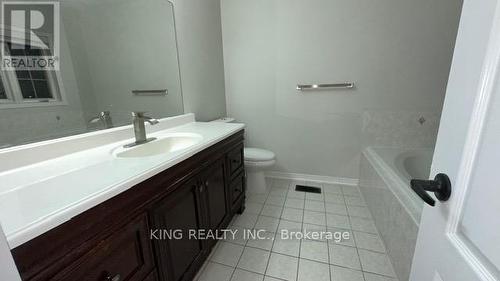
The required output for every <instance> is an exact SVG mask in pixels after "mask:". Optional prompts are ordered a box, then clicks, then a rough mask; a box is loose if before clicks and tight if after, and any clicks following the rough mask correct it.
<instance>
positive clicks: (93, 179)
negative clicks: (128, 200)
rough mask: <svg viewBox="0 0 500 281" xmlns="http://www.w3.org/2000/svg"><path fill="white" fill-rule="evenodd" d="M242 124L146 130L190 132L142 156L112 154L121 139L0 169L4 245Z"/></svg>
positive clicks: (12, 245) (43, 229) (167, 165)
mask: <svg viewBox="0 0 500 281" xmlns="http://www.w3.org/2000/svg"><path fill="white" fill-rule="evenodd" d="M243 128H244V125H243V124H236V123H218V122H210V123H201V122H191V123H187V124H184V125H180V126H175V127H172V128H170V129H165V130H162V131H158V132H155V133H151V134H148V137H154V136H161V135H164V134H170V133H196V134H199V135H201V136H202V137H203V139H202V140H201V141H200V142H199V143H197V144H195V145H194V146H192V147H189V148H187V149H184V150H180V151H177V152H173V153H170V154H165V155H157V156H152V157H145V158H128V159H124V158H121V159H120V158H115V157H114V156H113V155H112V154H111V151H112V150H113V149H116V148H117V147H121V146H123V145H124V144H126V143H130V142H131V141H132V139H127V140H121V141H119V142H114V143H111V144H106V145H102V146H98V147H94V148H90V149H86V150H82V151H79V152H75V153H71V154H68V155H64V156H61V157H58V158H55V159H51V160H47V161H43V162H39V163H35V164H32V165H28V166H24V167H20V168H17V169H13V170H9V171H4V172H0V183H1V184H0V222H1V224H2V227H3V229H4V231H5V235H6V236H7V240H8V243H9V246H10V248H11V249H12V248H15V247H17V246H19V245H21V244H23V243H25V242H27V241H29V240H31V239H33V238H35V237H36V236H38V235H40V234H43V233H44V232H46V231H48V230H50V229H52V228H54V227H56V226H58V225H60V224H62V223H64V222H66V221H68V220H70V219H71V218H72V217H74V216H76V215H78V214H80V213H82V212H84V211H86V210H88V209H90V208H92V207H94V206H96V205H98V204H100V203H102V202H104V201H106V200H108V199H110V198H112V197H114V196H116V195H118V194H120V193H122V192H124V191H126V190H127V189H129V188H131V187H133V186H134V185H136V184H138V183H140V182H142V181H144V180H146V179H148V178H150V177H152V176H154V175H156V174H158V173H160V172H161V171H164V170H166V169H168V168H170V167H172V166H174V165H175V164H178V163H179V162H182V161H183V160H186V159H188V158H189V157H191V156H193V155H194V154H196V153H198V152H200V151H202V150H203V149H205V148H207V147H209V146H211V145H213V144H215V143H217V142H219V141H221V140H223V139H224V138H226V137H228V136H230V135H232V134H234V133H235V132H237V131H239V130H241V129H243Z"/></svg>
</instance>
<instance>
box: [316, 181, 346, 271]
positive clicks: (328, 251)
mask: <svg viewBox="0 0 500 281" xmlns="http://www.w3.org/2000/svg"><path fill="white" fill-rule="evenodd" d="M324 189H325V187H324V185H323V184H321V191H322V192H323V205H324V207H325V225H326V231H327V232H328V223H327V219H326V214H327V213H326V198H325V194H324ZM346 208H347V207H346ZM326 253H327V254H328V276H329V277H330V281H332V280H333V276H332V269H331V265H330V264H331V260H330V244H329V243H328V240H326Z"/></svg>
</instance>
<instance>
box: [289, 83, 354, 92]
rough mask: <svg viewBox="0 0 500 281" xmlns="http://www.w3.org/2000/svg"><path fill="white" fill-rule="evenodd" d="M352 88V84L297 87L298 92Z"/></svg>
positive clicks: (300, 85)
mask: <svg viewBox="0 0 500 281" xmlns="http://www.w3.org/2000/svg"><path fill="white" fill-rule="evenodd" d="M352 88H354V83H353V82H345V83H335V84H311V85H302V84H299V85H297V90H298V91H307V90H327V89H352Z"/></svg>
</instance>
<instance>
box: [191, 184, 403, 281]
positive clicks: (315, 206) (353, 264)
mask: <svg viewBox="0 0 500 281" xmlns="http://www.w3.org/2000/svg"><path fill="white" fill-rule="evenodd" d="M296 184H307V185H312V186H317V187H321V189H322V193H321V194H313V193H304V192H297V191H295V185H296ZM230 228H231V229H235V230H238V233H239V234H241V233H242V231H243V230H245V229H258V230H265V232H263V233H265V235H264V236H265V237H266V239H261V240H257V239H245V238H244V237H241V235H238V236H237V237H235V239H231V238H230V239H226V240H225V241H219V242H218V243H217V245H216V246H215V247H214V250H213V251H212V253H211V255H210V257H209V259H208V260H207V262H206V263H205V264H204V266H203V267H202V269H201V270H200V272H199V273H198V276H197V277H196V279H195V280H197V281H396V280H397V279H396V276H395V273H394V269H393V267H392V265H391V262H390V260H389V257H388V256H387V255H386V253H385V246H384V243H383V241H382V240H381V239H380V237H379V235H378V231H377V229H376V227H375V224H374V222H373V220H372V218H371V214H370V211H369V210H368V208H366V205H365V203H364V200H363V198H362V196H361V194H360V191H359V189H358V187H356V186H342V185H333V184H327V183H317V182H314V183H312V182H311V183H305V182H298V181H292V180H284V179H268V188H267V192H266V193H265V194H248V195H247V203H246V210H245V212H244V213H243V214H242V215H237V216H236V217H235V218H234V219H233V221H232V222H231V225H230ZM282 230H288V231H301V230H302V231H305V230H307V231H327V230H328V231H331V232H341V233H348V235H349V239H345V240H342V241H334V240H328V239H320V238H319V237H318V239H316V240H314V238H312V239H311V240H308V239H282V237H281V235H280V233H281V231H282Z"/></svg>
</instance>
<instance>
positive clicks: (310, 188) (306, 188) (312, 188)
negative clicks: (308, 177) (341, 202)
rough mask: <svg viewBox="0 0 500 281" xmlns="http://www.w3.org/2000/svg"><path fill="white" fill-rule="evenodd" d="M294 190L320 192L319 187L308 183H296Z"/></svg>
mask: <svg viewBox="0 0 500 281" xmlns="http://www.w3.org/2000/svg"><path fill="white" fill-rule="evenodd" d="M295 191H302V192H309V193H321V188H319V187H315V186H308V185H296V186H295Z"/></svg>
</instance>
